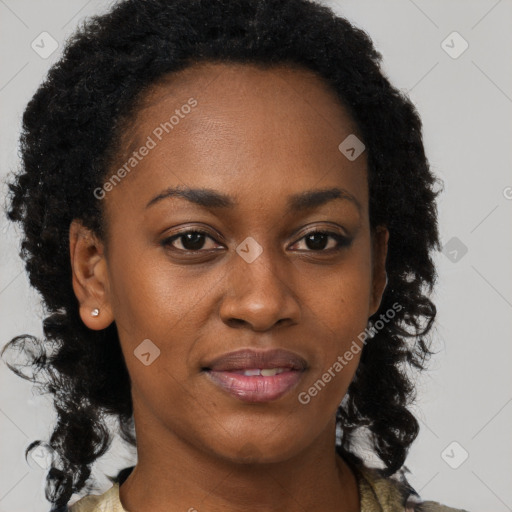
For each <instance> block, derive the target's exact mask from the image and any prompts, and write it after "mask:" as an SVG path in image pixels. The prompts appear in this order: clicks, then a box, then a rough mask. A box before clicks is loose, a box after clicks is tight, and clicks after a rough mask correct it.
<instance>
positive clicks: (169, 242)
mask: <svg viewBox="0 0 512 512" xmlns="http://www.w3.org/2000/svg"><path fill="white" fill-rule="evenodd" d="M207 239H210V240H212V241H214V240H213V238H212V237H211V236H210V235H209V234H208V233H206V232H205V231H197V230H194V231H183V232H181V233H179V234H177V235H173V236H171V237H169V238H166V239H165V240H162V245H163V246H164V247H171V248H172V249H175V250H177V251H189V252H194V251H200V250H201V249H203V248H204V245H205V242H206V241H207ZM176 242H177V243H176ZM180 246H181V247H180ZM213 248H215V247H209V248H206V250H207V249H213Z"/></svg>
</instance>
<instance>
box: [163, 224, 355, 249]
mask: <svg viewBox="0 0 512 512" xmlns="http://www.w3.org/2000/svg"><path fill="white" fill-rule="evenodd" d="M190 233H197V234H200V235H205V236H206V237H207V238H210V239H211V240H214V241H215V242H216V243H218V242H217V241H216V240H215V239H214V238H213V237H212V236H211V235H210V233H208V232H207V231H203V230H202V229H191V230H188V231H182V232H181V233H177V234H175V235H172V236H170V237H168V238H165V239H164V240H162V241H161V245H162V246H163V247H164V248H167V249H171V250H174V251H177V252H180V253H183V254H199V253H201V252H208V251H212V250H216V249H198V250H195V251H194V250H183V249H177V248H176V247H174V246H173V245H172V243H173V242H174V241H175V240H178V239H180V238H182V237H184V236H185V235H187V234H190ZM317 234H319V235H327V236H329V237H332V238H334V239H335V240H336V242H337V246H336V247H331V248H330V249H319V250H316V251H315V250H313V249H308V250H305V251H299V252H311V253H315V254H318V253H330V252H331V251H340V250H342V249H344V248H347V247H349V246H350V244H351V243H352V239H351V238H348V237H345V236H343V235H340V234H339V233H336V232H334V231H327V230H325V229H323V230H322V229H318V230H311V231H309V232H307V233H305V234H304V235H303V236H302V237H301V238H299V239H298V240H297V242H299V241H300V240H303V239H304V238H306V237H307V236H310V235H317ZM297 242H295V243H294V244H293V245H295V244H296V243H297Z"/></svg>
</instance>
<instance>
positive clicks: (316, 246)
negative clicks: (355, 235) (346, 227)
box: [296, 231, 352, 252]
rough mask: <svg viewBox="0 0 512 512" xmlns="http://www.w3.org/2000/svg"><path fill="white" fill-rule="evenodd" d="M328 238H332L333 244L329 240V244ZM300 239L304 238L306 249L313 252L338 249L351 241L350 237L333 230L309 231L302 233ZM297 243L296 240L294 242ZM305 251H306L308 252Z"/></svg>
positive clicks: (346, 245)
mask: <svg viewBox="0 0 512 512" xmlns="http://www.w3.org/2000/svg"><path fill="white" fill-rule="evenodd" d="M329 239H333V240H334V245H333V244H332V242H331V246H330V247H328V245H329ZM300 240H304V241H305V243H306V247H307V249H309V251H315V252H328V251H330V250H339V249H341V248H343V247H348V246H349V245H350V243H351V242H352V240H351V239H349V238H347V237H345V236H342V235H340V234H339V233H335V232H333V231H310V232H309V233H307V234H306V235H304V236H303V237H302V238H301V239H300ZM296 243H298V242H296ZM309 251H307V252H309Z"/></svg>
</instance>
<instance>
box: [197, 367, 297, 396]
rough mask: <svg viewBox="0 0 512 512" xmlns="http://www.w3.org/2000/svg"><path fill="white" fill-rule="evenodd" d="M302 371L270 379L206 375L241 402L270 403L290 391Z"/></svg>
mask: <svg viewBox="0 0 512 512" xmlns="http://www.w3.org/2000/svg"><path fill="white" fill-rule="evenodd" d="M302 373H303V372H302V371H298V370H291V371H286V372H282V373H278V374H277V375H273V376H271V377H264V376H263V375H254V376H248V375H242V374H239V373H234V372H220V371H212V370H208V371H207V372H206V374H207V375H208V376H209V377H210V379H211V380H212V381H213V383H214V384H217V385H218V386H219V387H221V388H222V389H223V390H224V391H227V392H228V393H229V394H230V395H232V396H234V397H235V398H238V399H239V400H242V401H243V402H271V401H272V400H277V399H278V398H281V397H282V396H283V395H285V394H286V393H288V392H289V391H290V390H292V389H293V388H294V387H295V386H296V385H297V383H298V382H299V380H300V379H301V377H302Z"/></svg>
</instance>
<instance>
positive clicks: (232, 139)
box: [70, 63, 389, 512]
mask: <svg viewBox="0 0 512 512" xmlns="http://www.w3.org/2000/svg"><path fill="white" fill-rule="evenodd" d="M190 97H193V98H195V99H196V100H197V106H196V107H195V108H194V109H192V111H191V113H189V114H188V115H186V116H184V117H183V119H180V121H179V124H177V125H176V126H175V127H174V129H173V131H172V132H171V133H169V134H164V137H163V138H162V141H160V142H159V143H158V145H157V146H156V147H155V148H154V149H152V150H151V151H150V152H149V154H148V155H147V156H145V157H144V159H143V160H142V161H141V162H140V163H138V165H137V167H136V168H135V169H134V170H133V171H131V172H130V173H129V174H128V175H127V176H126V177H125V178H123V180H122V181H121V183H119V184H117V185H116V186H115V187H114V188H113V190H111V191H109V192H108V193H107V195H106V197H105V198H104V199H103V207H104V208H105V214H106V219H107V236H106V240H100V239H99V238H98V237H97V236H95V235H94V234H93V233H91V232H90V231H88V230H87V229H86V228H84V227H83V226H82V225H81V224H80V223H79V222H78V221H74V222H73V223H72V224H71V226H70V254H71V262H72V267H73V287H74V290H75V294H76V296H77V298H78V300H79V303H80V314H81V318H82V319H83V321H84V323H85V324H86V325H87V326H88V327H89V328H91V329H104V328H106V327H107V326H108V325H109V324H111V323H112V322H113V321H115V322H116V325H117V328H118V332H119V338H120V343H121V347H122V350H123V354H124V357H125V360H126V364H127V368H128V371H129V374H130V377H131V382H132V390H131V391H132V397H133V406H134V418H135V426H136V433H137V450H138V463H137V466H136V468H135V469H134V471H133V472H132V474H131V475H130V476H129V478H128V479H127V480H126V481H125V483H124V484H123V485H122V486H121V487H120V499H121V501H122V504H123V506H124V508H125V509H127V510H130V511H134V512H146V511H153V512H159V511H164V510H165V511H167V512H168V511H178V510H180V511H183V510H194V509H196V510H198V511H201V510H208V511H220V510H222V511H228V512H229V511H235V510H236V511H239V510H247V511H249V510H253V511H257V510H265V511H282V510H287V511H292V512H293V511H304V510H324V511H338V512H339V511H341V510H343V511H346V512H355V511H358V510H360V498H359V494H358V490H357V482H356V479H355V476H354V473H353V472H352V470H351V469H350V467H349V466H348V465H347V464H346V463H345V461H343V460H342V459H341V458H340V457H339V456H338V455H336V454H335V451H334V442H335V412H336V409H337V407H338V405H339V403H340V402H341V400H342V398H343V397H344V395H345V394H346V391H347V388H348V386H349V384H350V382H351V381H352V379H353V376H354V373H355V370H356V368H357V365H358V363H359V357H360V353H359V354H356V355H354V357H353V359H352V360H351V361H350V362H349V363H348V364H347V365H346V366H344V368H343V370H342V371H340V372H338V373H336V376H335V378H333V379H332V380H331V382H329V383H328V384H327V385H326V386H325V387H324V389H322V390H321V392H319V393H318V394H317V396H315V397H313V398H312V399H311V401H310V402H309V403H308V404H307V405H303V404H301V403H300V402H299V400H298V395H299V393H300V392H302V391H307V390H308V389H309V388H310V387H311V386H312V385H313V383H314V382H315V381H317V380H318V379H319V378H321V376H322V374H323V373H324V372H325V371H326V370H327V369H328V368H329V367H332V365H333V363H334V362H335V361H336V359H337V357H338V356H340V355H343V354H344V353H345V352H346V351H347V350H348V349H349V347H350V346H351V344H352V342H353V340H357V335H358V334H359V333H361V332H363V331H364V329H365V327H366V326H367V321H368V318H369V317H370V316H371V315H372V314H373V313H375V312H376V311H377V309H378V308H379V305H380V301H381V298H382V294H383V291H384V288H385V261H386V254H387V241H388V236H389V234H388V231H387V230H386V229H385V228H384V227H379V228H378V229H377V230H375V232H372V231H371V230H370V224H369V216H368V184H367V160H366V151H365V152H363V153H362V154H361V156H359V157H358V158H357V159H356V160H354V161H349V160H348V159H347V158H346V157H345V156H344V155H343V154H342V153H341V152H340V151H339V149H338V145H339V144H340V143H341V142H342V141H343V140H344V139H345V138H346V137H347V136H348V135H349V134H352V133H354V134H356V135H357V134H358V133H359V131H358V129H357V126H356V124H355V123H354V121H353V120H352V119H351V117H350V116H349V114H348V112H347V110H346V109H345V108H344V107H343V105H342V104H341V103H340V102H339V101H338V99H337V97H336V96H335V94H334V92H333V91H332V90H331V88H330V87H329V86H328V85H327V84H326V83H325V82H324V81H323V80H322V79H321V78H320V77H318V76H317V75H315V74H314V73H313V72H311V71H309V70H304V69H301V68H293V67H286V66H279V67H274V68H272V69H261V68H258V67H255V66H252V65H243V64H221V63H207V64H205V63H202V64H199V65H195V66H193V67H190V68H187V69H185V70H183V71H180V72H179V73H177V74H174V75H173V76H172V80H164V81H162V82H160V83H158V84H156V85H154V86H153V87H152V89H151V90H150V91H149V92H148V93H147V94H146V96H145V98H144V104H143V105H142V107H141V108H140V110H139V112H138V114H137V118H136V122H135V123H134V124H133V126H132V127H127V130H126V133H127V135H126V137H125V139H124V141H123V147H124V148H126V150H125V152H124V154H122V155H120V158H119V162H117V164H118V165H119V166H121V165H122V164H123V163H124V162H125V161H126V159H127V157H129V155H130V153H131V151H132V150H133V149H134V148H138V147H140V146H141V145H142V144H143V143H144V141H146V138H147V136H148V135H151V133H152V132H153V130H154V129H155V127H157V126H158V125H159V124H160V123H161V122H163V121H165V120H167V119H168V118H169V117H170V116H171V115H172V114H173V113H174V111H175V110H176V109H177V108H178V109H179V108H180V107H181V105H183V104H185V103H186V102H187V100H188V99H189V98H190ZM359 138H361V137H359ZM115 169H117V167H115V166H113V168H112V170H113V171H115ZM172 186H189V187H194V188H195V187H197V188H199V187H204V188H208V189H213V190H216V191H218V192H221V193H223V194H228V195H230V196H232V197H233V199H234V200H236V201H237V202H238V205H237V206H235V207H234V208H232V209H229V208H211V209H206V208H204V207H201V206H199V205H196V204H193V203H191V202H189V201H187V200H185V199H183V198H180V197H168V198H165V199H162V200H160V201H157V202H155V203H154V204H153V205H152V206H150V207H146V205H147V203H148V202H149V201H150V200H151V199H153V198H154V197H155V196H158V195H159V194H160V193H161V192H162V191H164V190H166V189H167V188H168V187H172ZM333 187H337V188H340V189H344V190H346V191H347V192H348V193H349V194H351V195H352V196H353V197H354V198H355V199H356V200H357V202H358V203H359V204H360V210H359V209H358V207H357V206H356V205H355V203H354V202H352V201H350V200H347V199H336V200H331V201H328V202H325V203H324V204H321V205H318V206H316V207H313V208H309V209H307V210H302V211H298V212H294V213H287V211H286V201H287V198H288V196H289V195H292V194H296V193H301V192H307V191H311V190H316V189H329V188H333ZM198 228H200V229H202V230H206V231H207V232H208V236H206V237H204V243H203V244H202V246H201V244H199V245H198V246H197V247H199V251H203V252H202V253H199V254H198V253H195V254H194V253H192V254H190V253H189V254H188V255H183V252H181V253H179V251H180V250H181V251H183V250H184V249H185V248H190V244H189V245H186V244H187V242H186V240H184V239H183V238H181V239H179V238H178V239H175V240H174V242H173V244H172V245H169V246H168V247H164V246H162V244H161V242H162V241H163V240H164V239H166V238H169V237H170V236H171V235H174V234H176V233H177V232H178V231H182V232H183V231H186V230H187V229H188V230H189V231H194V229H198ZM321 229H324V230H325V229H329V230H330V231H333V232H335V233H338V234H340V235H343V236H347V237H350V238H351V239H352V242H351V243H350V245H348V246H347V247H341V248H339V249H338V250H336V247H337V241H336V240H335V239H334V238H331V237H329V238H327V239H326V242H325V244H324V246H325V248H320V249H318V246H319V245H320V244H319V242H318V240H319V239H318V238H316V239H313V244H312V243H311V242H309V243H307V239H306V238H305V235H306V234H307V232H309V231H311V230H317V231H318V230H321ZM210 236H211V238H209V237H210ZM249 236H250V237H252V238H253V239H254V240H256V241H257V242H258V244H259V245H260V246H261V248H262V249H263V252H262V253H261V255H260V256H258V257H257V258H256V259H255V260H254V261H253V262H252V263H248V262H247V261H246V260H245V259H244V258H242V257H241V256H240V255H239V254H238V253H237V252H236V248H237V246H238V245H239V244H241V242H242V241H244V240H245V239H246V238H247V237H249ZM314 242H316V244H317V245H316V246H315V244H314ZM184 244H185V245H184ZM315 247H317V250H314V249H315ZM215 249H216V250H215ZM322 251H323V252H322ZM94 308H99V309H100V314H99V315H98V316H97V317H93V316H91V310H92V309H94ZM145 339H150V340H151V341H152V343H154V344H155V345H156V346H157V347H158V348H159V350H160V355H159V357H158V358H156V359H155V360H154V361H153V362H152V363H151V364H150V365H147V366H146V365H144V364H142V363H141V361H140V360H139V359H138V358H137V357H135V356H134V350H135V349H136V348H137V347H138V346H139V344H140V343H141V342H142V341H143V340H145ZM247 347H252V348H262V349H269V348H284V349H288V350H291V351H293V352H295V353H296V354H298V355H300V356H302V357H303V358H304V359H306V361H307V362H308V365H309V366H308V369H307V370H306V372H305V373H304V375H303V377H302V380H301V381H300V382H299V385H298V386H297V387H296V388H295V389H293V390H292V391H291V392H289V393H288V394H286V395H285V396H283V397H281V398H279V399H278V400H275V401H273V402H268V403H259V404H255V403H247V402H242V401H240V400H237V399H236V398H234V397H232V396H231V395H229V394H227V393H226V392H224V391H223V390H221V389H220V388H218V387H217V386H215V385H214V384H212V383H211V382H210V380H209V379H208V378H207V377H206V376H205V375H204V374H203V373H202V372H201V367H202V366H203V365H204V364H205V362H207V361H210V360H212V359H213V358H215V357H217V356H219V355H221V354H224V353H227V352H231V351H234V350H238V349H240V348H247Z"/></svg>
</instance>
